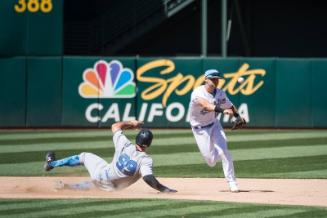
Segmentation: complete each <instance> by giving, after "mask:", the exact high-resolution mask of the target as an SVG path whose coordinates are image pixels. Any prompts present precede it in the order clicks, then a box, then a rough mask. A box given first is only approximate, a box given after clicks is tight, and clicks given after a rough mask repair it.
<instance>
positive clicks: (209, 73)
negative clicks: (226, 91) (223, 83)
mask: <svg viewBox="0 0 327 218" xmlns="http://www.w3.org/2000/svg"><path fill="white" fill-rule="evenodd" d="M204 76H205V78H208V79H212V78H220V79H222V78H223V75H222V74H221V73H220V72H219V71H218V70H215V69H210V70H207V71H206V72H205V73H204Z"/></svg>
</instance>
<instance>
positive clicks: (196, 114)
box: [189, 85, 233, 126]
mask: <svg viewBox="0 0 327 218" xmlns="http://www.w3.org/2000/svg"><path fill="white" fill-rule="evenodd" d="M197 98H203V99H205V100H207V101H209V102H210V103H214V104H218V105H219V107H220V108H222V109H228V108H231V107H232V106H233V104H232V103H231V101H230V100H229V99H228V97H227V96H226V93H225V92H224V91H223V90H221V89H218V88H217V89H215V92H214V93H213V94H211V93H209V92H208V91H207V90H206V89H205V86H204V85H202V86H199V87H197V88H195V89H194V90H193V92H192V95H191V101H190V105H189V107H190V124H191V126H206V125H209V124H210V123H213V122H214V121H215V119H216V117H217V114H216V113H215V112H209V111H207V110H205V109H204V108H203V107H202V106H201V105H199V104H198V103H197Z"/></svg>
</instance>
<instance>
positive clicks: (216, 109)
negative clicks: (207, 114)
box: [214, 105, 224, 113]
mask: <svg viewBox="0 0 327 218" xmlns="http://www.w3.org/2000/svg"><path fill="white" fill-rule="evenodd" d="M214 111H215V112H217V113H222V112H224V109H222V108H220V107H219V106H218V105H215V109H214Z"/></svg>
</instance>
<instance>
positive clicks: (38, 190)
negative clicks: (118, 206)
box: [0, 177, 327, 207]
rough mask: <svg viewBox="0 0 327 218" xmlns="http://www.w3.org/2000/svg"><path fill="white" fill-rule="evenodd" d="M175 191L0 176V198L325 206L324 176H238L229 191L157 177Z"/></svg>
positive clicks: (216, 183)
mask: <svg viewBox="0 0 327 218" xmlns="http://www.w3.org/2000/svg"><path fill="white" fill-rule="evenodd" d="M158 180H159V181H160V182H161V183H163V184H165V185H167V186H168V187H171V188H174V189H177V190H178V193H174V194H164V193H158V192H157V191H156V190H154V189H152V188H151V187H149V186H148V185H146V184H145V183H144V182H143V181H142V180H139V181H138V182H137V183H135V184H133V185H132V186H130V187H128V188H127V189H124V190H120V191H114V192H107V191H103V190H100V189H98V188H91V189H89V190H71V189H56V188H55V187H56V185H55V184H56V182H58V181H62V182H64V183H69V184H73V183H79V182H85V181H89V178H88V177H0V198H11V199H12V198H24V199H26V198H28V199H30V198H37V199H40V198H42V199H63V198H115V199H128V198H151V199H188V200H212V201H225V202H243V203H245V202H246V203H264V204H284V205H306V206H323V207H327V188H326V187H327V180H326V179H238V183H239V188H240V190H241V192H239V193H231V192H229V191H228V186H227V183H226V181H225V180H224V179H220V178H158Z"/></svg>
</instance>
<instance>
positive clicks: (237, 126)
mask: <svg viewBox="0 0 327 218" xmlns="http://www.w3.org/2000/svg"><path fill="white" fill-rule="evenodd" d="M245 124H246V121H245V120H244V118H242V117H241V116H239V117H237V118H236V120H235V121H234V124H233V127H232V130H235V129H241V128H243V127H244V126H245Z"/></svg>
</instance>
